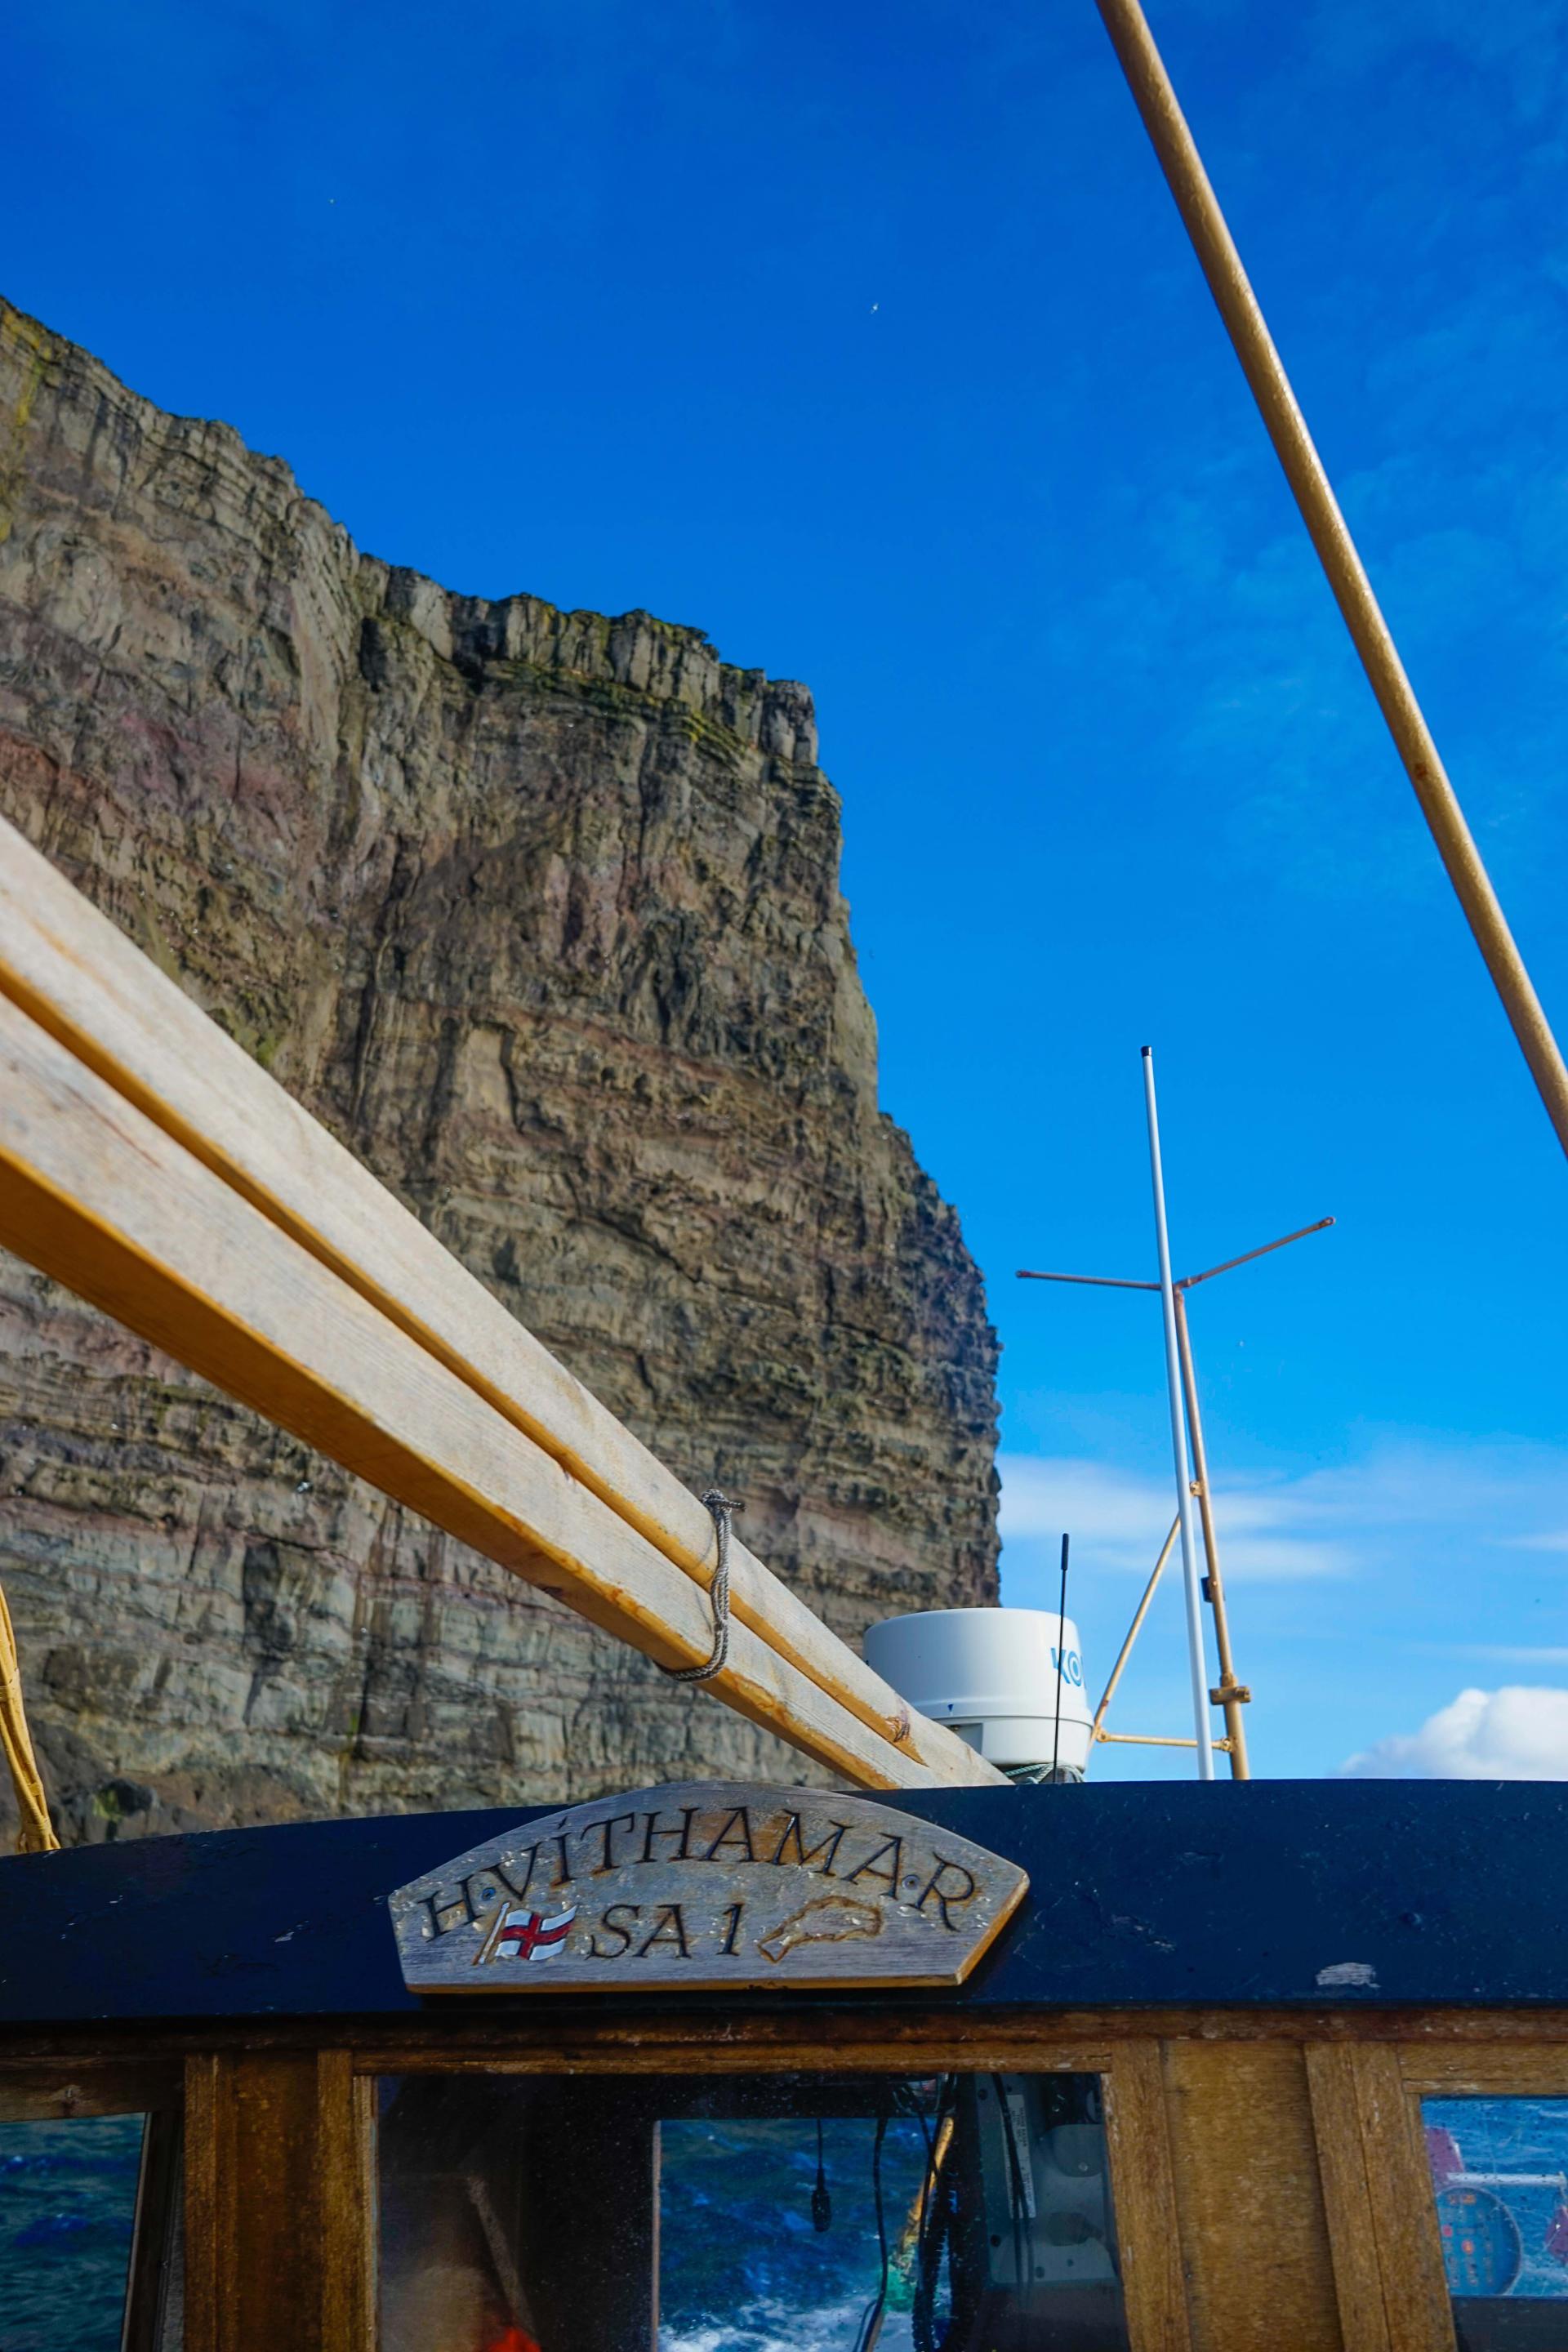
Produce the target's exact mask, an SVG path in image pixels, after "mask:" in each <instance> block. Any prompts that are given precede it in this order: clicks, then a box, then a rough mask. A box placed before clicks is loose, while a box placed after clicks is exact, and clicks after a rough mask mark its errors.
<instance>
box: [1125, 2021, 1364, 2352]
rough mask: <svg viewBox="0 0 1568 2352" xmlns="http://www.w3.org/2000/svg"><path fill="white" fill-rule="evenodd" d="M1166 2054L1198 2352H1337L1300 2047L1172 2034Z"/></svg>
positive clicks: (1177, 2182)
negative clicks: (1274, 2349)
mask: <svg viewBox="0 0 1568 2352" xmlns="http://www.w3.org/2000/svg"><path fill="white" fill-rule="evenodd" d="M1163 2062H1164V2079H1165V2092H1166V2103H1167V2112H1168V2115H1169V2117H1170V2133H1171V2159H1172V2166H1173V2174H1174V2179H1175V2195H1176V2210H1177V2212H1178V2214H1179V2216H1180V2220H1181V2238H1182V2252H1183V2257H1184V2264H1185V2269H1186V2277H1187V2299H1188V2305H1189V2307H1190V2310H1191V2315H1192V2328H1193V2342H1194V2347H1196V2352H1234V2347H1239V2346H1242V2345H1264V2344H1270V2343H1272V2344H1279V2345H1281V2346H1284V2345H1289V2347H1290V2352H1341V2345H1342V2337H1341V2334H1340V2319H1339V2305H1338V2301H1337V2298H1336V2295H1335V2291H1334V2270H1333V2263H1332V2261H1331V2257H1330V2253H1329V2231H1328V2220H1327V2216H1326V2214H1325V2212H1324V2210H1323V2197H1322V2190H1321V2187H1320V2185H1319V2179H1318V2156H1317V2148H1316V2145H1315V2143H1314V2139H1313V2135H1312V2107H1311V2100H1310V2095H1309V2092H1308V2088H1307V2072H1306V2065H1305V2063H1304V2060H1303V2057H1302V2053H1301V2050H1300V2046H1299V2045H1298V2044H1293V2043H1289V2042H1285V2043H1279V2042H1272V2043H1271V2042H1166V2043H1165V2045H1164V2048H1163Z"/></svg>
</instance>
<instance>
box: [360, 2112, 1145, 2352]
mask: <svg viewBox="0 0 1568 2352" xmlns="http://www.w3.org/2000/svg"><path fill="white" fill-rule="evenodd" d="M380 2108H381V2113H380V2129H379V2178H380V2273H381V2283H380V2302H381V2336H380V2341H381V2347H382V2352H812V2347H818V2346H820V2347H825V2352H826V2347H833V2352H837V2347H844V2352H870V2347H872V2346H876V2347H879V2352H1035V2347H1038V2346H1043V2345H1047V2344H1048V2345H1050V2346H1051V2347H1053V2348H1054V2352H1124V2347H1125V2346H1126V2343H1127V2334H1126V2326H1125V2322H1124V2319H1123V2315H1122V2302H1121V2272H1120V2262H1119V2257H1118V2252H1117V2243H1116V2231H1115V2223H1114V2216H1113V2212H1112V2207H1111V2194H1110V2180H1109V2178H1108V2174H1107V2169H1106V2144H1105V2130H1104V2125H1103V2120H1102V2116H1101V2107H1100V2083H1099V2080H1098V2078H1097V2077H1096V2076H1094V2075H1087V2074H931V2075H920V2076H909V2075H897V2076H894V2075H858V2076H857V2075H843V2074H840V2075H828V2074H823V2075H811V2074H791V2075H783V2076H781V2075H772V2076H765V2077H764V2076H755V2075H728V2076H724V2077H719V2078H715V2077H712V2076H708V2077H701V2076H693V2075H686V2076H682V2077H675V2076H651V2075H647V2076H640V2077H631V2078H627V2077H625V2076H621V2077H617V2078H614V2079H612V2078H607V2077H595V2076H591V2075H590V2076H578V2077H574V2078H571V2079H565V2078H561V2077H542V2076H523V2077H519V2076H510V2077H508V2076H498V2075H483V2076H473V2075H464V2076H453V2075H404V2076H400V2077H395V2078H391V2079H388V2080H385V2081H384V2083H383V2084H382V2086H381V2100H380Z"/></svg>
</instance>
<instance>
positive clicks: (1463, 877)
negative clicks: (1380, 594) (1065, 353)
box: [1096, 0, 1568, 1151]
mask: <svg viewBox="0 0 1568 2352" xmlns="http://www.w3.org/2000/svg"><path fill="white" fill-rule="evenodd" d="M1096 5H1097V6H1098V7H1099V10H1100V16H1101V17H1102V18H1103V20H1104V23H1105V29H1106V31H1107V32H1108V33H1109V34H1110V41H1111V46H1112V47H1113V48H1114V49H1115V51H1116V54H1117V57H1118V58H1119V59H1120V61H1121V70H1122V72H1123V73H1124V74H1125V75H1126V77H1127V83H1128V87H1129V89H1131V92H1132V97H1133V100H1134V102H1135V104H1136V105H1137V108H1138V111H1139V113H1140V114H1141V115H1142V118H1143V127H1144V129H1145V130H1146V131H1147V132H1148V133H1149V138H1150V141H1151V143H1152V146H1153V149H1154V152H1155V154H1156V155H1157V156H1158V157H1159V159H1160V168H1161V170H1162V171H1163V173H1164V174H1165V178H1166V181H1167V183H1168V184H1169V186H1170V190H1171V194H1172V195H1173V196H1174V198H1175V200H1176V209H1177V211H1178V212H1179V213H1180V214H1181V215H1182V219H1183V222H1184V225H1185V227H1186V231H1187V235H1188V236H1189V237H1191V239H1192V242H1193V249H1194V252H1195V253H1196V255H1197V257H1198V262H1199V266H1200V267H1201V268H1202V270H1203V273H1204V276H1205V278H1207V280H1208V288H1209V292H1210V293H1211V294H1212V295H1213V296H1214V299H1215V304H1216V305H1217V307H1218V310H1219V314H1220V317H1221V318H1222V319H1223V320H1224V321H1225V326H1226V333H1227V334H1228V335H1229V337H1230V340H1231V343H1232V345H1233V346H1234V348H1235V352H1236V355H1237V359H1238V360H1239V361H1240V362H1241V370H1242V373H1243V374H1244V375H1245V376H1246V378H1247V383H1248V385H1249V386H1250V388H1251V392H1252V396H1253V398H1254V400H1255V401H1256V402H1257V404H1258V414H1259V415H1261V417H1262V419H1263V423H1264V427H1265V429H1266V431H1267V432H1268V437H1269V439H1270V440H1271V441H1272V442H1273V444H1274V449H1275V454H1276V456H1277V457H1279V463H1280V465H1281V466H1282V467H1284V470H1285V478H1286V480H1287V481H1288V482H1289V485H1290V488H1291V490H1292V492H1293V493H1294V496H1295V499H1296V504H1297V505H1298V507H1299V508H1300V510H1301V520H1302V521H1303V522H1304V523H1305V524H1306V526H1307V530H1308V533H1309V535H1310V539H1311V541H1312V545H1313V546H1314V547H1315V548H1316V550H1317V551H1318V560H1319V562H1321V565H1322V567H1323V571H1324V573H1325V575H1326V577H1327V579H1328V583H1329V586H1330V587H1331V589H1332V591H1333V594H1334V601H1335V602H1336V604H1338V605H1339V608H1340V611H1341V613H1342V615H1343V617H1344V623H1345V626H1346V627H1347V628H1348V629H1349V631H1350V634H1351V640H1352V644H1353V645H1354V646H1355V649H1356V651H1357V653H1358V654H1359V655H1360V656H1361V660H1362V667H1363V669H1364V670H1365V671H1366V674H1367V677H1368V679H1369V680H1370V682H1371V685H1372V690H1373V694H1374V695H1375V696H1376V697H1377V703H1378V708H1379V709H1380V710H1381V711H1382V712H1383V716H1384V722H1385V723H1386V725H1387V728H1388V731H1389V733H1390V734H1391V735H1392V736H1393V738H1394V747H1395V749H1396V750H1397V751H1398V753H1399V756H1400V758H1401V760H1403V761H1404V762H1405V773H1406V775H1407V776H1408V777H1409V779H1410V782H1411V784H1412V785H1413V786H1414V788H1415V797H1416V799H1417V801H1418V802H1419V803H1420V805H1421V814H1422V815H1423V816H1424V817H1425V818H1426V824H1427V827H1428V829H1429V831H1430V833H1431V835H1432V838H1433V840H1434V841H1435V842H1436V845H1437V854H1438V856H1440V857H1441V858H1442V860H1443V864H1444V866H1445V867H1446V869H1447V876H1448V879H1449V881H1450V882H1451V883H1452V884H1453V887H1454V892H1455V895H1456V897H1457V898H1458V901H1459V904H1460V906H1461V907H1462V908H1463V909H1464V912H1465V919H1466V921H1467V922H1468V924H1469V927H1470V930H1471V932H1472V934H1473V936H1474V939H1475V942H1476V945H1477V946H1478V947H1479V950H1480V951H1481V954H1482V956H1483V957H1484V958H1485V960H1486V966H1487V970H1488V971H1489V972H1490V974H1491V976H1492V984H1493V986H1494V987H1495V988H1496V990H1497V992H1498V994H1499V996H1500V997H1501V999H1502V1003H1503V1010H1504V1012H1505V1013H1507V1014H1508V1017H1509V1020H1510V1023H1511V1024H1512V1027H1513V1034H1514V1035H1515V1037H1516V1038H1517V1039H1518V1040H1519V1045H1520V1050H1521V1053H1522V1054H1523V1055H1524V1058H1525V1060H1526V1062H1527V1063H1528V1064H1529V1066H1530V1073H1531V1076H1532V1077H1533V1079H1534V1080H1535V1084H1536V1087H1537V1089H1538V1091H1539V1093H1540V1096H1541V1099H1542V1102H1543V1103H1544V1105H1545V1106H1546V1115H1547V1117H1548V1118H1550V1119H1551V1121H1552V1126H1553V1127H1554V1128H1555V1129H1556V1131H1557V1140H1558V1141H1559V1143H1560V1144H1561V1145H1562V1146H1563V1150H1564V1151H1568V1067H1565V1066H1564V1065H1563V1055H1562V1050H1561V1048H1560V1047H1559V1045H1558V1043H1557V1040H1556V1038H1555V1037H1554V1036H1553V1035H1552V1027H1551V1024H1550V1023H1549V1022H1548V1020H1547V1018H1546V1013H1545V1011H1544V1010H1543V1008H1542V1003H1541V1000H1540V998H1539V997H1538V996H1537V995H1536V992H1535V989H1534V985H1533V983H1532V982H1531V977H1530V974H1529V972H1528V971H1526V970H1525V965H1524V959H1523V957H1522V956H1521V954H1520V951H1519V949H1518V947H1517V946H1516V945H1515V943H1514V939H1513V934H1512V932H1511V931H1510V929H1509V927H1508V921H1507V918H1506V917H1505V916H1504V914H1503V911H1502V908H1501V905H1500V902H1499V899H1498V895H1497V892H1496V891H1495V890H1494V889H1493V887H1492V884H1491V877H1490V876H1489V874H1488V872H1487V869H1486V866H1485V865H1484V864H1483V863H1482V860H1481V854H1480V851H1479V849H1478V848H1477V846H1476V844H1475V838H1474V836H1473V835H1472V834H1471V832H1470V829H1469V826H1468V824H1466V822H1465V813H1464V811H1463V809H1462V808H1461V807H1460V806H1459V800H1458V793H1456V792H1455V790H1454V787H1453V785H1452V784H1451V783H1450V782H1449V781H1448V773H1447V769H1446V768H1445V767H1444V765H1443V761H1442V758H1441V756H1440V754H1439V752H1438V750H1437V746H1436V741H1435V740H1434V739H1433V735H1432V730H1431V729H1430V728H1429V727H1428V726H1427V724H1426V716H1425V713H1424V712H1423V710H1422V709H1421V705H1420V704H1419V702H1417V700H1416V698H1415V688H1413V687H1412V685H1411V683H1410V680H1409V678H1408V677H1406V676H1405V665H1404V663H1403V662H1402V661H1401V660H1400V658H1399V649H1398V647H1397V646H1395V644H1394V636H1393V634H1392V632H1391V630H1390V629H1389V626H1388V623H1387V622H1386V621H1385V620H1384V616H1383V611H1382V607H1381V606H1380V605H1379V604H1378V601H1377V598H1376V597H1375V596H1374V595H1373V590H1372V583H1371V582H1370V581H1369V580H1368V578H1367V576H1366V570H1365V567H1364V565H1363V562H1362V560H1361V557H1360V555H1359V553H1358V552H1357V550H1356V544H1355V541H1354V540H1353V539H1352V537H1351V534H1350V529H1349V526H1348V525H1347V524H1346V521H1345V519H1344V516H1343V515H1342V513H1341V511H1340V504H1339V500H1338V499H1336V498H1335V496H1334V493H1333V488H1332V485H1331V482H1330V480H1329V477H1328V474H1327V472H1326V470H1325V469H1324V466H1323V461H1322V459H1321V457H1319V455H1318V452H1317V448H1316V446H1315V445H1314V443H1313V440H1312V436H1311V435H1310V433H1309V432H1308V430H1307V420H1306V418H1305V417H1304V416H1303V415H1302V414H1301V410H1300V404H1299V403H1298V401H1297V398H1296V394H1295V393H1294V391H1293V390H1292V389H1291V385H1290V379H1289V376H1288V375H1287V374H1286V373H1285V368H1284V363H1283V362H1282V361H1281V360H1280V357H1279V352H1278V351H1277V350H1276V349H1275V347H1274V339H1273V337H1272V336H1271V335H1270V333H1269V331H1268V323H1267V321H1266V320H1265V319H1264V316H1263V312H1262V310H1261V309H1260V308H1259V306H1258V297H1257V295H1256V294H1255V293H1254V292H1253V290H1252V284H1251V280H1250V279H1249V278H1248V277H1247V272H1246V270H1245V269H1244V268H1242V263H1241V256H1240V254H1239V253H1238V252H1237V248H1236V241H1235V239H1234V238H1233V237H1232V236H1231V233H1230V230H1229V228H1228V227H1227V226H1226V218H1225V215H1224V213H1223V212H1222V211H1221V210H1220V206H1219V200H1218V198H1217V197H1216V196H1215V192H1214V189H1213V188H1212V186H1211V185H1210V184H1209V177H1208V173H1206V172H1205V169H1204V164H1203V158H1202V156H1201V155H1200V154H1199V153H1198V149H1197V142H1195V140H1194V137H1193V134H1192V131H1190V130H1189V129H1188V127H1187V121H1186V117H1185V116H1184V114H1183V112H1182V110H1181V106H1180V104H1179V102H1178V100H1177V98H1176V93H1175V89H1174V88H1173V85H1172V81H1171V77H1170V75H1169V73H1168V72H1167V71H1166V69H1165V62H1164V59H1163V58H1162V57H1161V55H1160V52H1159V50H1158V49H1157V48H1156V47H1155V45H1154V37H1153V35H1152V33H1151V31H1150V30H1149V22H1148V18H1147V17H1146V16H1144V14H1143V11H1142V7H1141V6H1140V5H1139V0H1096Z"/></svg>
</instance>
